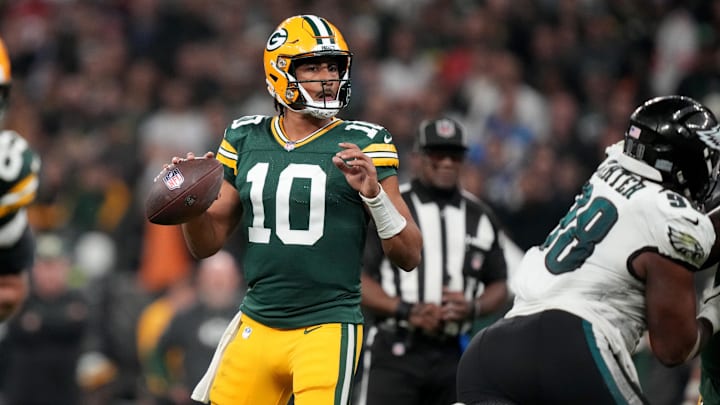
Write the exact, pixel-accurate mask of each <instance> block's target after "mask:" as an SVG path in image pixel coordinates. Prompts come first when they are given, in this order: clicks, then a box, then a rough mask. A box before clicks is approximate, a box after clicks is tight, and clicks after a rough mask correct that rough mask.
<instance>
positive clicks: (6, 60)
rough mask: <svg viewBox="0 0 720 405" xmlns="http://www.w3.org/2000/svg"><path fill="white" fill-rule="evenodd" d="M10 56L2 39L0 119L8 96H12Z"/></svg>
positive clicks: (0, 42) (0, 41) (0, 57)
mask: <svg viewBox="0 0 720 405" xmlns="http://www.w3.org/2000/svg"><path fill="white" fill-rule="evenodd" d="M11 80H12V77H11V73H10V57H9V56H8V53H7V49H6V48H5V43H4V42H3V41H2V39H0V120H1V119H2V116H3V115H4V114H5V109H6V108H7V103H8V98H9V97H10V82H11Z"/></svg>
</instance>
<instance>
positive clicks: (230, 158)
mask: <svg viewBox="0 0 720 405" xmlns="http://www.w3.org/2000/svg"><path fill="white" fill-rule="evenodd" d="M237 157H238V156H237V149H235V148H234V147H233V146H232V145H231V144H230V142H228V141H227V140H225V139H223V141H222V142H221V143H220V147H219V148H218V153H217V155H216V156H215V158H216V159H217V160H218V161H219V162H220V163H222V164H223V165H225V166H227V167H229V168H231V169H233V173H235V174H236V175H237Z"/></svg>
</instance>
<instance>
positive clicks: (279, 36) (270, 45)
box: [265, 28, 288, 51]
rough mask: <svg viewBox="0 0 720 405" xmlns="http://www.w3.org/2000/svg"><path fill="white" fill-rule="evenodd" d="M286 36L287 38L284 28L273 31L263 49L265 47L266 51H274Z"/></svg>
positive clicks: (285, 39) (283, 41)
mask: <svg viewBox="0 0 720 405" xmlns="http://www.w3.org/2000/svg"><path fill="white" fill-rule="evenodd" d="M287 38H288V33H287V31H286V30H285V28H281V29H279V30H277V31H275V32H273V34H272V35H270V38H268V41H267V46H266V47H265V49H267V50H268V51H274V50H276V49H278V48H279V47H281V46H282V45H283V44H284V43H285V42H286V41H287Z"/></svg>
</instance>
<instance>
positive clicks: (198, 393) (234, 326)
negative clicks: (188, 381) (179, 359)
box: [190, 311, 242, 404]
mask: <svg viewBox="0 0 720 405" xmlns="http://www.w3.org/2000/svg"><path fill="white" fill-rule="evenodd" d="M241 318H242V312H241V311H238V313H237V314H235V316H234V317H233V319H232V321H230V323H229V324H228V326H227V328H225V332H223V334H222V337H220V342H218V345H217V348H216V349H215V354H213V358H212V361H210V366H209V367H208V369H207V371H206V372H205V375H204V376H203V378H202V379H200V382H198V383H197V385H196V386H195V389H194V390H193V392H192V395H191V396H190V397H191V398H192V399H194V400H196V401H200V402H203V403H206V404H207V403H208V402H210V387H212V384H213V381H214V380H215V374H217V371H218V367H220V360H221V359H222V356H223V354H224V353H225V349H226V348H227V346H228V345H229V344H230V342H231V341H232V340H233V339H234V338H235V335H236V334H237V331H238V326H239V325H240V319H241Z"/></svg>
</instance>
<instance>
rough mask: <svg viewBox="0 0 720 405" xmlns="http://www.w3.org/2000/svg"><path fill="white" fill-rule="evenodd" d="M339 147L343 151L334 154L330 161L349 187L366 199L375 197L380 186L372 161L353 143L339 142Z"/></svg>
mask: <svg viewBox="0 0 720 405" xmlns="http://www.w3.org/2000/svg"><path fill="white" fill-rule="evenodd" d="M339 146H340V147H341V148H343V150H341V151H340V152H338V153H336V154H335V156H333V158H332V161H333V163H334V164H335V166H337V168H338V169H340V171H341V172H343V174H344V175H345V179H346V180H347V182H348V184H350V187H352V188H353V189H355V190H357V191H358V192H359V193H360V194H362V195H363V196H365V197H367V198H373V197H375V196H377V195H378V193H380V185H379V183H378V179H377V170H376V169H375V165H374V164H373V162H372V159H370V157H369V156H368V155H366V154H364V153H363V152H362V151H361V150H360V148H359V147H358V146H357V145H355V144H354V143H348V142H341V143H340V144H339Z"/></svg>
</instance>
